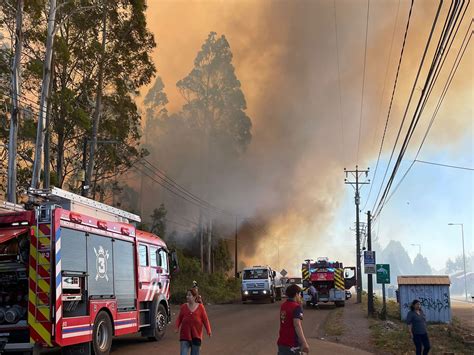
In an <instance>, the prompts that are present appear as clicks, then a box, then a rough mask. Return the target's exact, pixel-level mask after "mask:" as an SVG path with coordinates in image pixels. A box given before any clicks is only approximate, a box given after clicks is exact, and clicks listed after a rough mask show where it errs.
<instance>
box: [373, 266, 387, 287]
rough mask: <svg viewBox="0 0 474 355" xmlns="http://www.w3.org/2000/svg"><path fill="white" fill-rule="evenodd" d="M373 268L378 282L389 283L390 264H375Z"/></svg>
mask: <svg viewBox="0 0 474 355" xmlns="http://www.w3.org/2000/svg"><path fill="white" fill-rule="evenodd" d="M375 270H376V271H377V283H378V284H389V283H390V264H377V265H376V266H375Z"/></svg>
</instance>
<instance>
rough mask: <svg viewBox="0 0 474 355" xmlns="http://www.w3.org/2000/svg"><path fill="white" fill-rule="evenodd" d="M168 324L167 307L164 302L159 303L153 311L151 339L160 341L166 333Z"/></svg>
mask: <svg viewBox="0 0 474 355" xmlns="http://www.w3.org/2000/svg"><path fill="white" fill-rule="evenodd" d="M167 324H168V316H167V314H166V309H165V307H164V306H163V305H162V304H157V305H156V307H155V308H154V310H153V312H152V313H151V334H152V335H151V336H149V337H148V339H149V340H151V341H158V340H160V339H161V338H163V336H164V335H165V332H166V325H167Z"/></svg>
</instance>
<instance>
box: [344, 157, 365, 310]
mask: <svg viewBox="0 0 474 355" xmlns="http://www.w3.org/2000/svg"><path fill="white" fill-rule="evenodd" d="M344 173H345V174H346V178H345V179H344V183H345V184H349V185H352V187H354V189H355V205H356V262H357V264H356V265H357V303H361V302H362V270H361V262H360V256H361V254H360V226H359V222H360V221H359V212H360V210H359V205H360V194H359V185H366V184H369V183H370V180H368V181H363V182H361V181H359V178H360V177H361V175H363V174H365V176H366V177H367V176H368V173H369V169H367V170H359V167H358V166H357V165H356V169H355V170H346V168H344ZM348 174H351V175H352V176H353V177H354V178H355V181H348V180H347V177H348Z"/></svg>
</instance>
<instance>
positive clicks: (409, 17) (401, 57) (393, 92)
mask: <svg viewBox="0 0 474 355" xmlns="http://www.w3.org/2000/svg"><path fill="white" fill-rule="evenodd" d="M413 3H414V1H413V0H412V2H411V5H410V11H409V13H408V20H407V25H406V28H405V35H404V36H403V44H402V49H401V52H400V58H399V60H398V67H397V73H396V75H395V82H394V84H393V90H392V97H391V98H390V105H389V108H388V113H387V119H386V120H385V127H384V130H383V135H382V141H381V143H380V149H379V155H378V157H377V163H376V164H375V171H374V178H373V179H372V180H373V182H374V183H375V178H376V177H377V170H378V167H379V163H380V155H381V154H382V148H383V144H384V141H385V134H386V133H387V127H388V121H389V119H390V113H391V112H392V104H393V98H394V96H395V90H396V89H397V83H398V75H399V74H400V67H401V64H402V59H403V52H404V51H405V44H406V40H407V35H408V29H409V28H410V19H411V14H412V10H413ZM399 10H400V1H399V2H398V8H397V17H396V20H395V25H394V26H393V33H392V43H391V45H390V55H389V62H388V63H387V69H386V71H385V80H384V86H383V90H382V97H381V100H380V107H381V106H382V99H383V96H384V93H385V83H386V80H387V74H388V67H389V64H390V58H391V56H392V46H393V40H394V38H395V29H396V27H397V26H396V25H397V20H398V12H399ZM377 116H378V115H377ZM374 138H375V134H374ZM373 186H374V184H370V189H369V194H368V196H367V199H366V200H365V205H364V208H362V209H363V210H365V207H366V206H367V203H368V202H369V199H370V194H371V193H372V187H373Z"/></svg>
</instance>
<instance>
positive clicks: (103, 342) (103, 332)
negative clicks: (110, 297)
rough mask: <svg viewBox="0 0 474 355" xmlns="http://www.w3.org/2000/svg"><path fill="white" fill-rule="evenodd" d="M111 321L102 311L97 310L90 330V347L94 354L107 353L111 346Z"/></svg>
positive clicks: (104, 354) (102, 354)
mask: <svg viewBox="0 0 474 355" xmlns="http://www.w3.org/2000/svg"><path fill="white" fill-rule="evenodd" d="M112 336H113V334H112V322H111V321H110V317H109V315H108V314H107V313H105V312H104V311H102V312H99V314H98V315H97V318H96V319H95V322H94V328H93V330H92V347H93V349H94V354H95V355H108V354H109V353H110V347H111V346H112Z"/></svg>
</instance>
